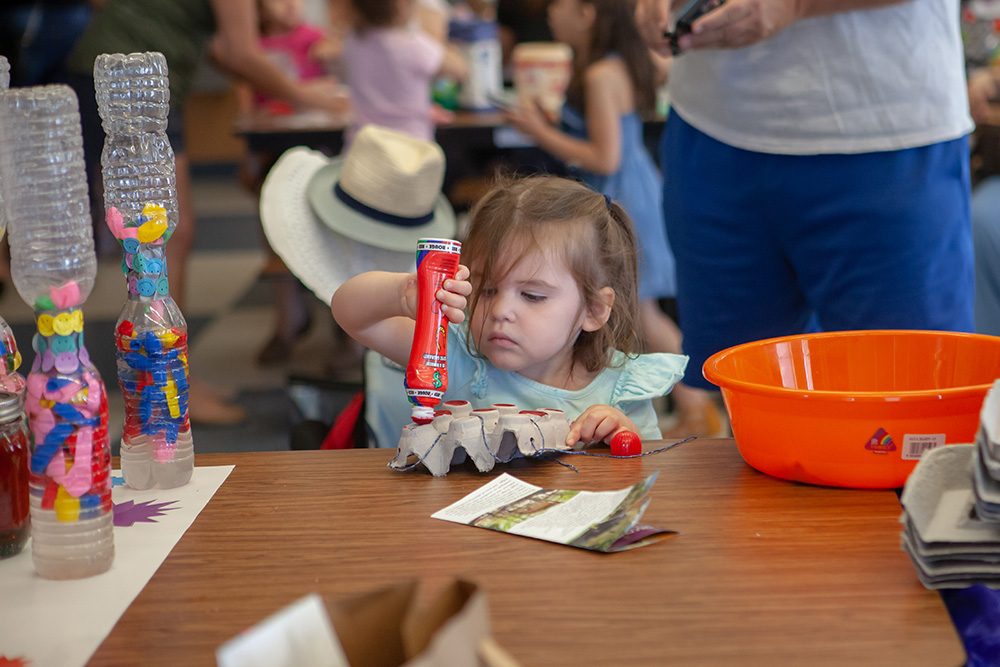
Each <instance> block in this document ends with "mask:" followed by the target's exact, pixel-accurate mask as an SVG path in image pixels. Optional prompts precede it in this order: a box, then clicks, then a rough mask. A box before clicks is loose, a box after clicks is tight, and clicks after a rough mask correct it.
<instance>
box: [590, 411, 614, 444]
mask: <svg viewBox="0 0 1000 667" xmlns="http://www.w3.org/2000/svg"><path fill="white" fill-rule="evenodd" d="M617 430H618V419H617V418H616V416H615V415H607V416H605V417H604V419H602V420H601V422H600V423H599V424H597V426H596V427H595V428H594V437H593V438H592V439H593V440H599V441H602V442H603V441H605V440H608V439H609V438H610V437H611V436H612V435H614V433H615V432H616V431H617Z"/></svg>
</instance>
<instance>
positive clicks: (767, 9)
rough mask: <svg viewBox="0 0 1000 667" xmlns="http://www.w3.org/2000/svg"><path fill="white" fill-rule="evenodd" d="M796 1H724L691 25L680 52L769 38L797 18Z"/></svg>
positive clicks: (680, 43)
mask: <svg viewBox="0 0 1000 667" xmlns="http://www.w3.org/2000/svg"><path fill="white" fill-rule="evenodd" d="M800 5H801V3H800V2H799V0H728V1H727V2H726V4H724V5H722V6H721V7H716V8H715V9H713V10H712V11H710V12H708V13H707V14H705V15H704V16H702V17H701V18H699V19H698V20H697V21H695V22H694V24H693V25H692V26H691V33H690V34H687V35H684V36H683V37H681V38H680V40H679V42H678V45H679V46H680V48H681V51H690V50H692V49H738V48H741V47H744V46H750V45H751V44H756V43H757V42H762V41H764V40H766V39H770V38H771V37H773V36H774V35H776V34H777V33H779V32H781V31H782V30H784V29H785V28H787V27H788V26H789V25H791V24H792V23H794V22H795V21H797V20H799V19H800V18H802V17H801V15H800V9H799V7H800Z"/></svg>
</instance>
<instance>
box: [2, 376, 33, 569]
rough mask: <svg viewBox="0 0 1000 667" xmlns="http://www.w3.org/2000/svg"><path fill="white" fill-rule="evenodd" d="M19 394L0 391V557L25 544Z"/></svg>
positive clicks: (25, 455) (24, 444)
mask: <svg viewBox="0 0 1000 667" xmlns="http://www.w3.org/2000/svg"><path fill="white" fill-rule="evenodd" d="M21 401H22V399H21V396H20V395H19V394H10V393H6V392H0V558H8V557H10V556H14V555H16V554H18V553H20V551H21V549H23V548H24V543H25V542H27V541H28V526H29V520H28V514H29V510H28V474H29V473H28V459H29V457H30V456H31V452H30V447H29V444H28V426H27V422H26V421H25V419H24V409H23V407H22V402H21Z"/></svg>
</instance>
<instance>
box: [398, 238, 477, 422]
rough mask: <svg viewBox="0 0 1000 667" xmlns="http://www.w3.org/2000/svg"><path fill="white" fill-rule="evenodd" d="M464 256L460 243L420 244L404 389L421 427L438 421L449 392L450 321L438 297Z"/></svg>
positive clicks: (422, 241)
mask: <svg viewBox="0 0 1000 667" xmlns="http://www.w3.org/2000/svg"><path fill="white" fill-rule="evenodd" d="M461 254H462V244H461V243H459V242H458V241H453V240H451V239H419V240H418V241H417V319H416V323H415V324H414V327H413V345H412V347H411V348H410V359H409V361H408V362H407V364H406V377H405V379H404V381H403V387H404V389H405V391H406V398H407V399H408V400H409V401H410V403H411V404H412V406H413V407H412V409H411V418H412V419H413V421H414V422H416V423H418V424H429V423H430V422H431V420H432V419H434V408H435V406H437V404H438V403H439V402H440V401H441V398H442V397H443V396H444V393H445V392H446V391H447V390H448V321H447V318H446V317H445V314H444V311H442V310H441V302H440V301H438V300H437V296H436V294H437V293H438V290H440V289H441V285H443V284H444V281H445V280H448V279H450V278H453V277H454V276H455V272H456V271H457V270H458V261H459V258H460V255H461Z"/></svg>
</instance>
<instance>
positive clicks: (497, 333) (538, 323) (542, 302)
mask: <svg viewBox="0 0 1000 667" xmlns="http://www.w3.org/2000/svg"><path fill="white" fill-rule="evenodd" d="M606 320H607V317H606V316H605V317H604V318H603V319H601V318H600V317H599V316H597V317H595V316H594V315H592V314H590V313H589V312H588V309H587V308H586V307H585V304H584V303H583V297H582V295H581V294H580V288H579V287H578V285H577V283H576V281H575V280H574V279H573V276H572V274H571V273H570V272H569V270H568V268H567V267H566V266H565V264H564V262H563V261H562V260H561V259H559V258H554V257H549V256H547V255H545V254H543V253H540V252H538V251H535V252H532V253H530V254H528V255H525V256H524V257H523V258H521V259H520V260H519V261H518V262H517V264H516V265H514V268H513V269H512V270H511V271H510V272H509V273H508V274H507V276H506V277H505V278H504V279H503V280H502V281H500V282H499V283H498V284H491V283H489V282H485V283H483V284H482V289H481V293H480V297H479V302H478V304H477V305H476V310H475V312H473V314H472V322H471V329H472V336H473V339H474V340H475V341H476V344H477V348H478V350H479V352H480V353H481V354H482V355H483V356H485V357H486V358H487V359H489V361H490V363H492V364H493V365H494V366H496V367H497V368H500V369H502V370H506V371H515V372H517V373H519V374H521V375H523V376H525V377H527V378H529V379H531V380H535V381H536V382H541V383H542V384H546V385H550V386H555V387H563V388H567V386H566V385H567V383H568V382H569V380H570V378H571V376H572V370H573V343H574V342H575V341H576V339H577V336H579V335H580V332H581V331H595V330H597V329H599V328H600V327H601V326H603V325H604V322H605V321H606Z"/></svg>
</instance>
